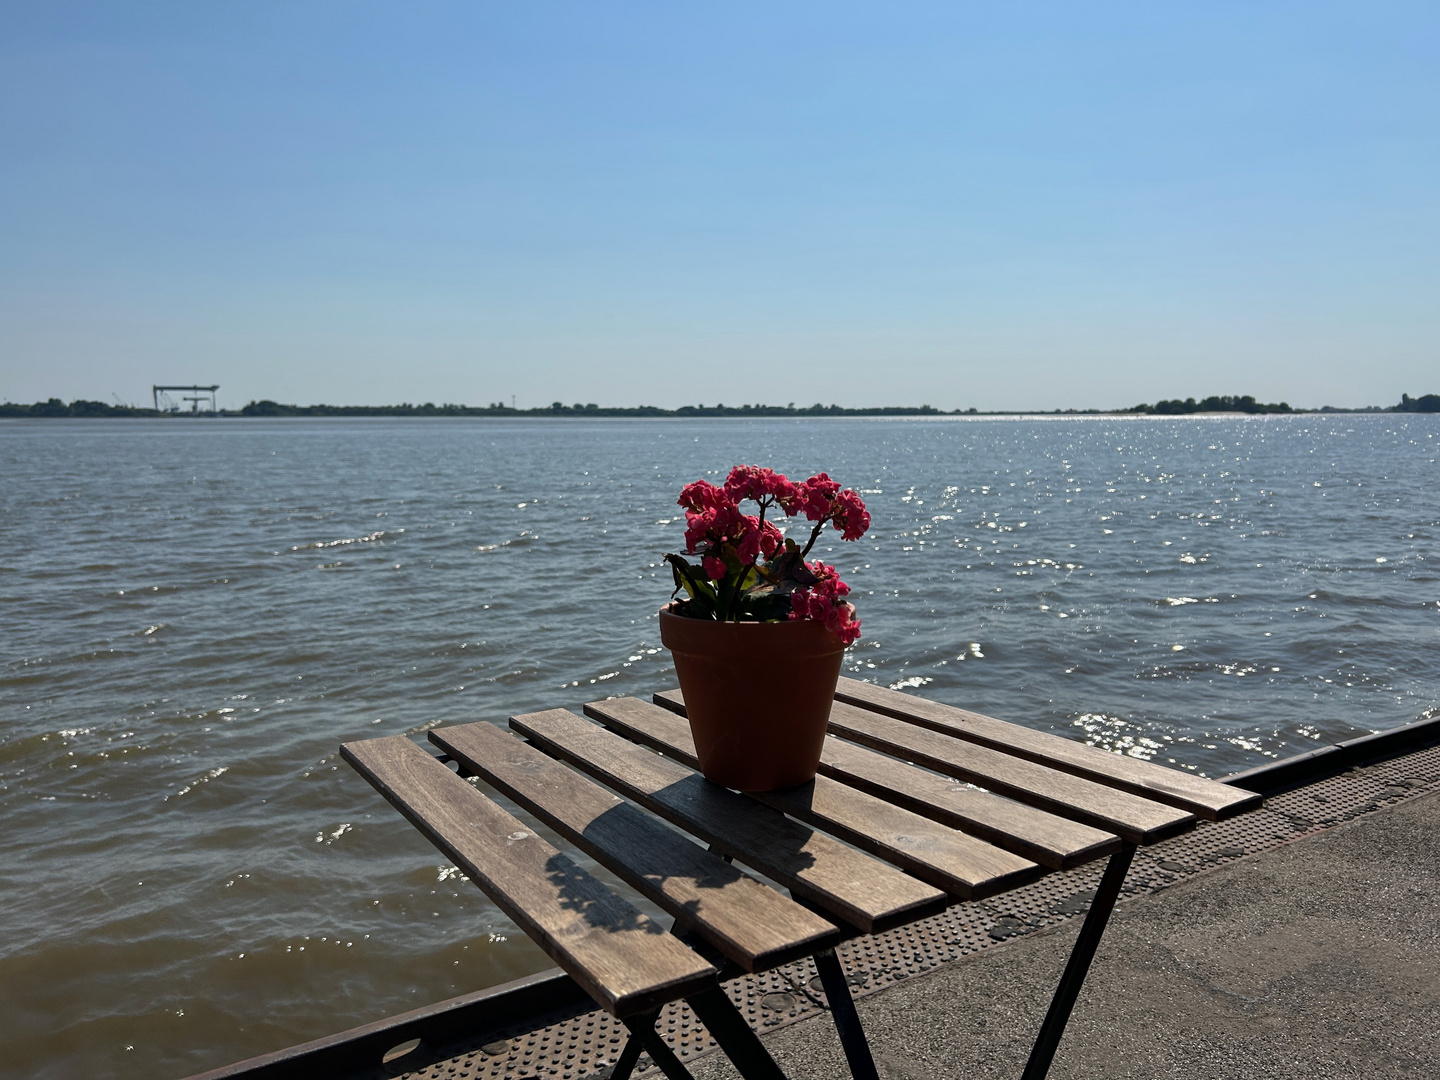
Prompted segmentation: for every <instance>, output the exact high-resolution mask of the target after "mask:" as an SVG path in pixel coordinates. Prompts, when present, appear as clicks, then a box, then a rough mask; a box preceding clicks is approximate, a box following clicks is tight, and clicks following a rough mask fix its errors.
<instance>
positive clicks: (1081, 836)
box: [586, 690, 1121, 870]
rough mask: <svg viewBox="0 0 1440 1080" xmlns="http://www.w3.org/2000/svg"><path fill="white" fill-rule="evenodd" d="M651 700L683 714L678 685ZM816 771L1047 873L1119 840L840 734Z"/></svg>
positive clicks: (1099, 854) (1110, 848) (829, 742)
mask: <svg viewBox="0 0 1440 1080" xmlns="http://www.w3.org/2000/svg"><path fill="white" fill-rule="evenodd" d="M621 700H623V699H621ZM655 703H656V704H657V705H661V706H663V707H664V708H666V709H669V710H671V711H673V712H676V713H679V714H681V715H684V711H685V699H684V697H683V696H682V695H681V693H680V691H679V690H667V691H664V692H662V693H658V694H656V695H655ZM606 704H607V705H613V704H614V702H607V703H606ZM586 711H587V712H589V711H590V708H589V706H586ZM592 715H593V714H592ZM634 737H637V738H638V737H640V736H639V735H638V734H637V735H636V736H634ZM820 772H821V774H822V775H825V776H828V777H830V778H832V779H834V780H839V781H840V782H842V783H845V784H849V785H850V786H851V787H856V788H859V789H860V790H862V791H866V792H869V793H870V794H871V795H874V796H876V797H878V798H881V799H884V800H886V801H887V802H893V803H895V804H896V805H897V806H903V807H906V808H907V809H909V810H913V811H914V812H915V813H917V814H920V815H922V816H924V817H928V818H931V819H932V820H934V821H938V822H940V823H941V824H942V825H948V826H949V827H950V828H952V829H961V830H963V831H965V832H967V833H970V834H971V835H973V836H977V837H979V838H980V839H982V840H987V841H989V842H990V843H992V844H994V845H996V846H997V847H1002V848H1004V849H1005V850H1007V851H1013V852H1014V853H1015V854H1017V855H1020V856H1023V857H1024V858H1026V859H1033V860H1034V861H1035V862H1037V863H1039V864H1040V865H1042V866H1046V867H1049V868H1050V869H1052V870H1069V869H1072V868H1073V867H1076V866H1080V865H1082V864H1084V863H1087V862H1090V861H1091V860H1093V859H1099V858H1104V857H1106V856H1109V855H1113V854H1114V853H1115V852H1116V851H1118V850H1120V843H1121V841H1120V837H1118V836H1116V835H1115V834H1114V833H1110V832H1105V831H1103V830H1101V829H1095V828H1092V827H1091V826H1089V825H1082V824H1081V823H1080V822H1078V821H1071V820H1069V819H1068V818H1063V817H1060V816H1059V815H1057V814H1051V813H1049V812H1047V811H1045V810H1040V809H1038V808H1036V807H1033V806H1028V805H1026V804H1025V803H1021V802H1016V801H1015V800H1014V799H1007V798H1005V797H1004V796H1001V795H996V794H995V793H994V792H990V791H978V790H976V789H975V788H974V787H971V786H970V785H968V784H965V783H959V782H957V781H955V780H953V779H951V778H949V777H946V776H940V775H938V774H937V773H933V772H930V771H929V770H927V769H921V768H918V767H917V766H914V765H911V764H908V763H907V762H904V761H899V760H897V759H896V758H893V757H891V756H890V755H888V754H883V753H880V752H879V751H877V750H870V749H867V748H866V747H863V746H859V745H857V744H856V743H852V742H846V741H845V740H844V739H839V738H829V739H826V740H825V748H824V750H823V752H822V753H821V757H820Z"/></svg>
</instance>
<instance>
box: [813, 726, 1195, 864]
mask: <svg viewBox="0 0 1440 1080" xmlns="http://www.w3.org/2000/svg"><path fill="white" fill-rule="evenodd" d="M830 730H831V732H833V733H834V734H836V735H840V736H843V737H844V738H846V739H850V740H852V741H853V742H858V743H860V744H862V745H864V746H868V747H870V748H871V749H874V750H883V751H884V752H885V753H887V754H892V755H894V756H895V757H898V758H900V759H902V760H904V761H911V762H914V763H915V764H917V765H924V766H925V767H926V768H929V769H935V770H936V771H937V772H943V773H944V774H945V775H947V776H953V777H956V778H957V779H960V780H968V781H969V782H970V783H972V784H978V785H979V786H980V787H983V788H986V789H987V790H989V791H995V792H999V793H1000V794H1001V795H1008V796H1009V797H1010V798H1012V799H1017V800H1019V801H1020V802H1024V803H1029V804H1030V805H1032V806H1038V807H1040V809H1042V810H1048V811H1050V812H1051V813H1053V814H1059V815H1060V816H1061V817H1067V818H1071V819H1073V820H1075V821H1080V822H1083V823H1084V824H1086V825H1090V826H1093V827H1094V828H1097V829H1103V830H1105V831H1106V832H1112V833H1116V834H1118V835H1119V836H1121V837H1122V838H1124V839H1126V840H1128V841H1130V842H1131V843H1132V844H1153V843H1155V842H1156V841H1157V840H1163V839H1165V838H1166V837H1167V836H1174V835H1175V834H1176V833H1180V832H1184V831H1185V830H1187V829H1190V828H1193V827H1194V825H1195V815H1194V814H1191V813H1189V812H1188V811H1185V810H1179V809H1176V808H1175V807H1173V806H1167V805H1165V804H1164V803H1159V802H1155V801H1153V800H1151V799H1146V798H1142V797H1141V796H1139V795H1132V794H1131V793H1130V792H1128V791H1120V790H1119V789H1118V788H1113V787H1107V786H1106V785H1104V784H1097V783H1095V782H1094V781H1093V780H1086V779H1084V778H1083V777H1080V776H1073V775H1071V774H1070V773H1064V772H1059V771H1057V770H1055V769H1051V768H1047V767H1046V766H1044V765H1038V764H1036V763H1035V762H1033V761H1026V760H1025V759H1024V758H1018V757H1012V756H1011V755H1009V754H1006V753H1002V752H1001V751H999V750H992V749H991V748H990V747H988V746H980V745H979V744H978V743H972V742H966V741H965V740H964V739H956V738H953V737H952V736H949V735H942V734H941V733H940V732H938V731H931V730H930V729H929V728H924V727H919V726H918V725H915V724H907V723H905V722H904V721H903V720H896V719H895V718H893V717H890V716H886V715H885V714H883V713H878V712H871V711H870V710H869V709H860V708H856V707H855V706H854V705H847V704H845V703H844V702H841V701H837V702H835V704H834V705H832V706H831V708H830Z"/></svg>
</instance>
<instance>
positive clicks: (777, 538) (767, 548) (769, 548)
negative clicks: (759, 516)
mask: <svg viewBox="0 0 1440 1080" xmlns="http://www.w3.org/2000/svg"><path fill="white" fill-rule="evenodd" d="M784 542H785V534H784V533H782V532H781V531H780V530H779V529H777V528H776V527H775V526H774V525H773V524H772V523H771V522H768V521H767V522H765V529H764V531H763V532H762V533H761V534H760V550H761V551H763V552H764V553H765V558H767V559H768V558H770V556H772V555H774V554H775V552H776V551H777V550H779V548H780V545H781V544H783V543H784Z"/></svg>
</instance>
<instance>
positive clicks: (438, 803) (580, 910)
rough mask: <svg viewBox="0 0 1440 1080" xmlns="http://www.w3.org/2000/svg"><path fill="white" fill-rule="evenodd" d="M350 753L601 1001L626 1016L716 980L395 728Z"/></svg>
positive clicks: (347, 748)
mask: <svg viewBox="0 0 1440 1080" xmlns="http://www.w3.org/2000/svg"><path fill="white" fill-rule="evenodd" d="M340 752H341V754H342V755H343V756H344V758H345V760H346V761H348V762H349V763H350V764H351V765H353V766H354V767H355V769H356V771H357V772H359V773H360V775H361V776H363V777H364V778H365V779H366V780H368V781H369V782H370V783H371V784H372V785H373V786H374V787H375V788H376V789H377V790H378V791H379V792H380V793H381V794H382V795H384V796H385V798H387V799H388V800H390V802H391V803H393V804H394V806H395V808H396V809H398V810H399V811H400V812H401V813H402V814H403V815H405V817H406V818H407V819H408V820H409V821H410V823H411V824H412V825H414V826H415V827H416V828H417V829H419V830H420V831H421V832H422V833H423V834H424V835H425V836H426V837H427V838H428V839H429V840H430V841H431V842H432V843H433V844H434V845H435V846H436V847H438V848H439V849H440V850H441V851H442V852H444V854H445V855H446V856H447V857H448V858H450V859H451V860H452V861H454V863H455V865H456V866H458V867H460V868H461V869H462V870H463V871H464V872H465V873H466V874H467V875H468V876H469V877H470V880H472V881H473V882H475V884H476V885H478V886H479V887H480V888H481V889H482V890H483V891H484V892H485V894H486V895H487V896H489V897H490V899H491V900H493V901H494V902H495V904H496V905H498V906H499V907H500V909H501V910H503V911H504V912H505V914H507V915H508V916H510V918H511V919H513V920H514V921H515V922H516V924H517V925H519V926H520V927H521V929H523V930H524V931H525V933H526V934H527V935H529V936H530V938H531V939H532V940H533V941H535V942H536V944H538V945H539V946H540V947H541V948H542V949H544V950H545V951H546V952H547V953H549V955H550V956H551V958H552V959H554V961H555V962H556V963H557V964H559V965H560V967H561V968H563V969H564V970H565V972H566V973H567V974H569V975H570V977H571V978H573V979H574V980H575V981H576V982H577V983H579V984H580V985H581V986H582V987H584V988H585V990H586V991H587V992H588V993H589V994H590V996H591V997H593V998H594V999H595V1000H596V1001H597V1002H598V1003H599V1004H600V1005H601V1006H602V1007H604V1008H605V1009H607V1010H608V1011H610V1012H611V1013H613V1014H615V1015H616V1016H628V1015H631V1014H634V1013H639V1012H644V1011H646V1010H648V1009H653V1008H656V1007H658V1006H659V1005H662V1004H664V1003H666V1002H669V1001H674V1000H676V999H678V998H682V997H687V996H689V995H691V994H694V993H697V992H698V991H700V990H703V989H705V988H707V987H710V986H714V985H715V979H716V974H717V973H716V971H715V968H714V967H712V966H711V965H710V964H709V963H707V962H706V961H705V960H704V959H702V958H701V957H700V956H698V955H697V954H696V953H695V952H693V951H692V950H691V949H689V948H687V947H686V946H685V945H684V944H683V943H682V942H681V941H680V940H679V939H678V938H676V937H674V936H673V935H671V934H670V933H668V932H667V931H666V930H665V928H664V927H662V926H660V925H658V924H657V923H656V922H654V920H652V919H649V918H647V917H646V916H645V915H644V914H642V913H641V912H639V911H637V910H636V909H635V908H634V907H633V906H631V905H630V904H629V903H627V902H626V901H625V900H624V899H622V898H621V897H619V896H617V895H615V893H614V892H612V891H611V890H610V889H609V888H608V887H607V886H606V885H605V884H604V883H603V882H601V881H599V880H597V879H596V878H595V877H594V876H593V875H591V874H590V873H588V872H587V871H586V870H585V869H584V868H582V867H581V866H579V865H578V864H577V863H576V862H575V861H574V860H573V859H571V858H570V857H569V856H568V855H565V854H563V853H561V852H559V851H557V850H555V848H553V847H551V846H550V845H549V844H547V843H546V842H545V841H544V840H542V839H541V838H540V837H539V836H537V835H535V833H534V831H533V830H532V829H531V828H530V827H529V826H527V825H525V824H524V823H523V822H521V821H520V820H519V819H518V818H516V817H514V816H513V815H511V814H508V813H506V812H505V811H504V810H502V809H501V808H500V807H499V806H497V805H496V804H495V803H494V802H492V801H491V800H490V799H488V798H486V797H485V796H484V795H482V794H481V793H480V792H478V791H476V790H475V789H474V788H473V787H471V786H470V785H469V784H467V783H466V782H465V781H464V780H462V779H460V777H458V776H456V775H455V774H454V773H453V772H451V771H450V770H449V769H447V768H446V767H445V766H444V765H442V764H441V763H440V762H438V761H436V760H435V758H434V757H433V756H432V755H430V754H429V753H427V752H426V751H425V750H424V749H422V748H421V747H419V746H417V745H416V744H415V743H413V742H411V741H410V740H409V739H407V738H404V737H403V736H399V735H395V736H390V737H388V738H382V739H371V740H368V741H365V742H354V743H346V744H344V745H342V746H341V747H340Z"/></svg>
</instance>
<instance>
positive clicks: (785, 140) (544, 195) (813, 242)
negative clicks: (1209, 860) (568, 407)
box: [0, 0, 1440, 409]
mask: <svg viewBox="0 0 1440 1080" xmlns="http://www.w3.org/2000/svg"><path fill="white" fill-rule="evenodd" d="M0 27H3V29H0V397H3V398H8V399H10V400H12V401H31V400H35V399H37V398H47V397H51V396H56V397H62V398H65V399H67V400H68V399H70V398H74V397H87V398H97V399H102V400H113V398H112V395H118V396H119V397H120V398H121V399H124V400H127V401H136V402H141V401H147V400H148V398H149V388H150V384H151V383H153V382H162V383H163V382H186V383H189V382H196V381H198V382H203V383H210V382H218V383H220V384H221V391H220V400H221V404H222V406H225V405H228V406H231V407H235V406H239V405H242V404H244V403H245V402H246V401H249V400H251V399H254V398H262V397H268V398H274V399H277V400H280V401H294V402H299V403H311V402H322V401H323V402H332V403H350V404H358V403H374V404H381V403H391V402H400V401H413V402H423V401H435V402H464V403H468V404H487V403H489V402H491V401H496V400H502V399H503V400H506V401H509V400H510V398H511V395H514V396H515V398H516V400H517V402H518V403H519V404H520V405H521V406H522V407H525V406H533V405H539V404H546V403H549V402H550V401H552V400H555V399H561V400H563V401H565V402H567V403H569V402H574V401H579V402H591V401H593V402H597V403H599V404H602V405H629V404H640V403H647V404H658V405H671V406H673V405H678V404H684V403H699V402H704V403H712V404H713V403H715V402H717V401H719V402H725V403H726V404H740V403H742V402H766V403H774V404H784V403H786V402H790V401H794V402H796V403H799V404H809V403H811V402H815V401H822V402H825V403H827V404H828V403H830V402H836V403H839V404H842V405H852V406H856V405H884V404H916V405H918V404H922V403H923V404H931V405H934V406H937V407H940V408H946V409H949V408H956V407H965V408H968V407H971V406H975V407H978V408H981V409H988V408H1046V409H1049V408H1065V407H1076V408H1085V407H1111V406H1123V405H1129V404H1133V403H1135V402H1137V401H1142V400H1144V401H1152V400H1154V399H1156V398H1158V397H1174V396H1180V397H1185V396H1189V395H1195V396H1197V397H1199V396H1204V395H1207V394H1216V393H1218V394H1224V393H1253V394H1255V395H1256V396H1258V397H1260V398H1261V399H1262V400H1280V399H1282V398H1283V399H1284V400H1287V401H1289V402H1290V403H1291V404H1292V405H1297V406H1301V405H1303V406H1314V405H1321V404H1337V405H1347V404H1359V405H1363V404H1372V403H1373V404H1391V403H1393V402H1395V401H1397V400H1398V399H1399V396H1400V394H1401V393H1402V392H1408V393H1410V394H1412V395H1419V394H1422V393H1430V392H1440V60H1437V58H1440V32H1437V31H1440V5H1437V4H1435V3H1434V2H1433V0H1430V2H1427V3H1416V4H1408V5H1407V4H1386V3H1378V2H1375V0H1369V2H1363V3H1324V2H1315V0H1307V2H1303V3H1290V4H1280V3H1264V2H1244V3H1219V2H1214V0H1206V2H1204V3H1189V4H1155V3H1139V2H1135V3H1129V4H1096V3H1075V2H1066V3H1054V4H1044V3H1017V4H965V3H955V2H954V0H950V2H946V3H935V4H923V3H883V4H882V3H871V4H846V3H839V2H835V0H829V2H826V3H813V4H802V3H781V4H776V3H773V2H771V3H763V4H748V3H730V4H707V5H701V4H689V3H674V2H665V3H643V2H626V3H580V2H572V3H563V4H555V3H547V2H535V0H526V2H524V3H505V4H495V3H478V2H469V3H454V4H443V3H425V2H418V3H417V2H407V3H403V4H401V3H384V4H381V3H358V2H351V0H345V2H338V0H337V2H333V3H307V2H299V0H283V2H256V0H245V2H221V0H207V2H204V3H194V2H191V0H187V2H184V3H161V2H145V3H138V2H134V0H127V2H125V3H114V4H70V3H64V2H60V0H46V2H44V3H30V4H26V3H21V2H20V0H8V2H6V3H4V5H3V19H0Z"/></svg>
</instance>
